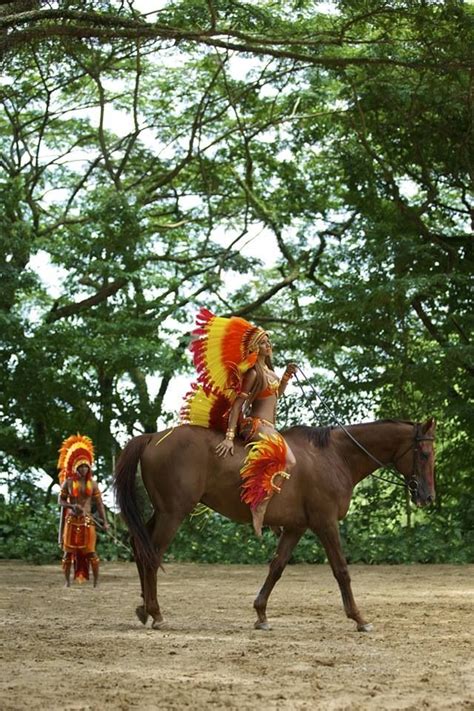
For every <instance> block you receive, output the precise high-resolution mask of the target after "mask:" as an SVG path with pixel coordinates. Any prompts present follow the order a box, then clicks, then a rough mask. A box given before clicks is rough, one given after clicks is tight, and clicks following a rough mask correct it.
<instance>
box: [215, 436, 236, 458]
mask: <svg viewBox="0 0 474 711" xmlns="http://www.w3.org/2000/svg"><path fill="white" fill-rule="evenodd" d="M216 454H217V455H218V456H219V457H226V456H227V455H228V454H230V455H232V454H234V441H233V440H232V439H223V440H222V442H220V443H219V444H218V445H217V447H216Z"/></svg>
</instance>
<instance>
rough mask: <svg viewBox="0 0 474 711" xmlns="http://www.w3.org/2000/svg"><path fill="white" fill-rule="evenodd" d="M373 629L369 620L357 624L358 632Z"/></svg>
mask: <svg viewBox="0 0 474 711" xmlns="http://www.w3.org/2000/svg"><path fill="white" fill-rule="evenodd" d="M373 629H374V626H373V624H371V623H370V622H366V623H365V624H363V625H357V631H358V632H372V630H373Z"/></svg>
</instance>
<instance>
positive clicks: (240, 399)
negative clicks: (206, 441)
mask: <svg viewBox="0 0 474 711" xmlns="http://www.w3.org/2000/svg"><path fill="white" fill-rule="evenodd" d="M256 378H257V373H256V372H255V370H254V369H253V368H251V370H249V371H248V372H247V373H246V374H245V377H244V380H243V383H242V390H241V391H240V393H239V394H238V395H237V397H236V398H235V400H234V402H233V404H232V407H231V409H230V413H229V419H228V421H227V432H226V433H225V439H223V440H222V442H220V443H219V444H218V445H217V447H216V454H218V455H219V457H225V456H226V455H227V454H231V455H232V454H234V437H235V430H236V428H237V423H238V421H239V415H240V413H241V410H242V405H243V404H244V402H245V401H246V400H247V398H248V396H249V394H250V391H251V390H252V387H253V385H254V383H255V380H256Z"/></svg>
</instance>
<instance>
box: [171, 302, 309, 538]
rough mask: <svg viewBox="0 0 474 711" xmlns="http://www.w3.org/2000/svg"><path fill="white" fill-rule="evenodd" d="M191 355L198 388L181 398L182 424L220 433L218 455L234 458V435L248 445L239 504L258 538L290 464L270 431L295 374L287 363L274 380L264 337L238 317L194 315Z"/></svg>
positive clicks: (282, 444) (288, 451)
mask: <svg viewBox="0 0 474 711" xmlns="http://www.w3.org/2000/svg"><path fill="white" fill-rule="evenodd" d="M196 322H197V328H196V329H195V330H194V331H193V334H192V335H193V338H194V340H193V341H192V343H191V346H190V348H191V351H192V353H193V357H194V364H195V366H196V370H197V372H198V383H197V384H193V386H192V390H191V392H190V393H188V395H187V396H186V398H185V404H184V406H183V409H182V410H181V418H182V421H183V422H188V423H190V424H194V425H201V426H203V427H211V428H213V429H217V430H221V431H223V432H225V433H226V434H225V439H224V440H223V441H222V442H221V443H220V444H219V445H218V446H217V448H216V452H217V454H218V455H220V456H226V455H227V454H228V453H229V454H233V440H234V436H235V433H236V432H237V434H238V435H239V437H241V439H242V440H243V441H244V442H245V443H246V444H247V445H248V446H249V453H248V455H247V457H246V459H245V462H244V464H243V466H242V468H241V470H240V473H241V477H242V495H241V496H242V501H244V502H245V503H247V504H249V506H250V509H251V511H252V518H253V524H254V528H255V531H256V533H257V535H260V534H261V527H262V524H263V518H264V515H265V511H266V508H267V506H268V502H269V501H270V499H271V497H272V496H273V494H274V493H275V492H277V493H279V492H280V491H281V483H282V481H283V480H284V479H288V478H289V476H290V474H289V471H290V470H291V469H292V468H293V466H294V465H295V459H294V456H293V453H292V452H291V449H290V448H289V446H288V444H287V442H286V441H285V439H284V438H283V437H282V435H281V434H280V433H279V432H277V430H276V429H275V412H276V403H277V399H278V397H280V396H281V395H282V394H283V392H284V390H285V388H286V385H287V383H288V381H289V379H290V378H291V376H292V375H293V374H294V372H295V370H296V366H295V365H294V364H289V365H288V366H287V369H286V371H285V374H284V375H283V377H282V378H281V379H279V378H278V377H277V376H276V375H275V373H274V372H273V365H272V362H271V353H272V348H271V344H270V341H269V338H268V334H267V333H266V331H264V330H263V329H261V328H258V327H256V326H254V325H252V324H251V323H249V322H248V321H246V320H245V319H243V318H240V317H237V316H233V317H231V318H221V317H218V316H215V315H214V314H212V313H211V312H210V311H208V310H207V309H201V311H200V312H199V313H198V316H197V319H196Z"/></svg>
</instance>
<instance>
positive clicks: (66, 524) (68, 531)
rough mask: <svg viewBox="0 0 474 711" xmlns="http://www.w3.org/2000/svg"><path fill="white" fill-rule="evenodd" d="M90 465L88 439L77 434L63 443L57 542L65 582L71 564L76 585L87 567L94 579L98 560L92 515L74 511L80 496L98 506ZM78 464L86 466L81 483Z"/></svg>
mask: <svg viewBox="0 0 474 711" xmlns="http://www.w3.org/2000/svg"><path fill="white" fill-rule="evenodd" d="M93 463H94V447H93V444H92V440H91V439H89V437H85V436H83V435H80V434H77V435H71V436H70V437H68V438H67V439H65V440H64V442H63V444H62V446H61V449H60V450H59V459H58V469H59V484H60V486H61V491H60V494H59V498H60V500H62V501H63V502H67V506H65V507H64V508H62V509H61V512H62V516H61V526H60V532H59V539H60V540H59V542H60V545H61V547H62V549H63V551H64V557H63V562H62V565H63V570H64V572H65V574H66V579H67V580H68V579H69V571H70V569H71V565H72V563H74V579H75V580H77V581H78V582H80V583H82V582H84V580H88V579H89V565H90V566H92V570H93V572H94V580H95V579H96V577H97V573H98V566H99V557H98V556H97V554H96V552H95V547H96V528H95V524H94V521H93V519H92V516H91V515H90V514H88V513H84V512H83V513H77V512H76V511H75V508H74V507H75V505H76V504H77V503H78V502H79V500H80V498H81V497H82V499H84V498H87V497H93V499H94V500H95V502H96V504H97V503H99V502H100V503H101V496H100V491H99V489H98V487H97V484H94V482H93V479H92V472H91V469H92V465H93ZM82 464H86V465H87V466H88V467H89V471H88V472H87V474H86V475H85V477H84V478H82V480H81V477H80V475H79V473H78V469H79V467H80V466H81V465H82ZM81 481H82V482H84V483H83V484H82V483H81ZM69 504H70V506H69Z"/></svg>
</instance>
